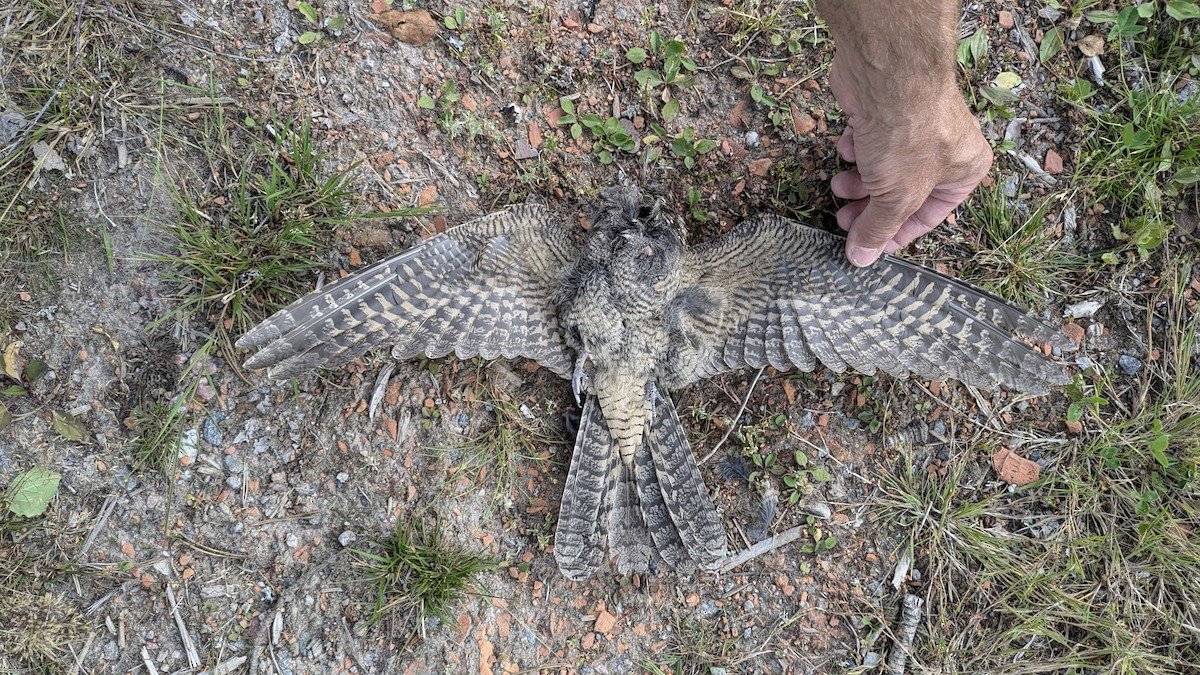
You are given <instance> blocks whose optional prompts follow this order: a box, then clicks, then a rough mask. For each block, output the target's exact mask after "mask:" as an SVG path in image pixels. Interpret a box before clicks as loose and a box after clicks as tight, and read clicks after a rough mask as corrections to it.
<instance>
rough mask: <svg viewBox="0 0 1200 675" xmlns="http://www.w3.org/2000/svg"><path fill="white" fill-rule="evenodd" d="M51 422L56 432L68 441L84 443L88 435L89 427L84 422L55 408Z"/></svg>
mask: <svg viewBox="0 0 1200 675" xmlns="http://www.w3.org/2000/svg"><path fill="white" fill-rule="evenodd" d="M51 422H52V426H53V427H54V432H55V433H56V434H58V435H59V436H62V437H63V438H65V439H67V440H68V441H75V442H76V443H82V442H83V439H84V438H85V437H86V436H87V428H86V427H84V426H83V423H82V422H80V421H79V420H77V419H75V418H74V417H71V416H70V415H68V414H66V413H61V412H58V411H57V410H55V411H54V413H53V415H52V420H51Z"/></svg>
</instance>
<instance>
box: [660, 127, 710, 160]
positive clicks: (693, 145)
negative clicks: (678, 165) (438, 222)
mask: <svg viewBox="0 0 1200 675" xmlns="http://www.w3.org/2000/svg"><path fill="white" fill-rule="evenodd" d="M715 147H717V142H716V141H714V140H711V139H707V138H696V129H695V128H693V127H688V128H686V129H684V130H683V131H681V132H680V133H679V135H678V136H675V137H674V138H672V139H671V152H672V153H674V154H675V156H676V157H679V158H681V159H683V165H684V166H685V167H687V168H689V169H691V168H692V167H694V166H696V158H697V157H699V156H700V155H703V154H706V153H708V152H711V151H712V149H713V148H715Z"/></svg>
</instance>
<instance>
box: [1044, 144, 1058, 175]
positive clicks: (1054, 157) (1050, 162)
mask: <svg viewBox="0 0 1200 675" xmlns="http://www.w3.org/2000/svg"><path fill="white" fill-rule="evenodd" d="M1042 169H1044V170H1045V171H1046V173H1055V174H1057V173H1062V172H1063V158H1062V155H1060V154H1058V153H1057V152H1055V150H1054V148H1050V149H1049V150H1047V151H1046V159H1045V160H1043V161H1042Z"/></svg>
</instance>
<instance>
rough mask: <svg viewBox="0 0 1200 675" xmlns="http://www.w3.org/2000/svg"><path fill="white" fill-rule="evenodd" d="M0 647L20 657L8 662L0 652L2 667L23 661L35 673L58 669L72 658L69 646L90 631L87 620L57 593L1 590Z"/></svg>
mask: <svg viewBox="0 0 1200 675" xmlns="http://www.w3.org/2000/svg"><path fill="white" fill-rule="evenodd" d="M0 616H3V617H5V620H4V621H3V622H0V645H3V646H4V649H3V650H0V651H2V652H4V653H7V654H8V655H10V656H12V657H13V658H15V659H16V660H17V663H16V664H9V663H7V659H5V658H4V656H3V655H0V668H3V669H4V670H5V671H6V672H23V671H18V670H12V671H8V668H9V667H10V665H11V666H15V665H18V664H20V663H21V662H24V663H25V664H26V665H27V666H29V667H30V668H32V669H33V672H47V673H48V672H59V669H60V668H61V669H65V666H66V664H67V662H68V660H69V659H70V656H71V650H70V645H71V644H72V643H74V642H77V641H79V640H80V639H81V638H82V637H83V636H84V635H85V634H86V632H87V625H88V622H87V621H86V620H85V618H84V617H83V616H82V615H81V614H80V612H79V611H78V610H77V609H76V608H75V607H73V606H71V605H70V604H69V603H68V602H67V600H66V599H65V598H64V597H62V596H61V595H58V594H56V593H49V592H40V593H30V592H28V591H27V590H25V589H18V588H4V592H3V593H0Z"/></svg>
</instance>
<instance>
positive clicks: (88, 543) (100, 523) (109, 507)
mask: <svg viewBox="0 0 1200 675" xmlns="http://www.w3.org/2000/svg"><path fill="white" fill-rule="evenodd" d="M116 505H117V496H116V495H109V496H107V497H105V498H104V506H101V507H100V517H99V518H97V519H96V524H95V525H93V526H92V531H91V532H89V533H88V536H87V539H84V540H83V546H81V547H80V548H79V555H78V556H77V557H76V560H83V559H84V558H85V557H86V556H87V552H88V549H90V548H91V547H92V543H93V542H95V541H96V535H97V534H99V533H100V530H101V528H103V527H104V523H106V522H108V517H109V515H111V514H112V511H113V508H115V507H116Z"/></svg>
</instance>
